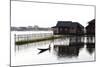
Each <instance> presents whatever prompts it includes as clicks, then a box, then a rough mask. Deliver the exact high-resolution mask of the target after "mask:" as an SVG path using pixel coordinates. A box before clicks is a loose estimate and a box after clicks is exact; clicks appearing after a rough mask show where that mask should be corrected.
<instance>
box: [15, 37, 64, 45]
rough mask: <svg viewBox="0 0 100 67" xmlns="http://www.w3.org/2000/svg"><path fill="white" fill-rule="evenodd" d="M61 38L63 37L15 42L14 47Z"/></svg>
mask: <svg viewBox="0 0 100 67" xmlns="http://www.w3.org/2000/svg"><path fill="white" fill-rule="evenodd" d="M62 37H63V36H51V37H47V38H41V39H34V40H22V41H16V42H15V44H16V45H24V44H27V43H33V42H40V41H45V40H53V39H57V38H62Z"/></svg>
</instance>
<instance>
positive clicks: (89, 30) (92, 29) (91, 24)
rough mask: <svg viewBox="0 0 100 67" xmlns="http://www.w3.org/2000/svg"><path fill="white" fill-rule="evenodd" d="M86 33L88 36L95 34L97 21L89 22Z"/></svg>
mask: <svg viewBox="0 0 100 67" xmlns="http://www.w3.org/2000/svg"><path fill="white" fill-rule="evenodd" d="M86 33H87V34H92V35H94V34H95V19H93V20H91V21H89V22H88V25H87V26H86Z"/></svg>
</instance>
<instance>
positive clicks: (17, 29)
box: [11, 26, 52, 31]
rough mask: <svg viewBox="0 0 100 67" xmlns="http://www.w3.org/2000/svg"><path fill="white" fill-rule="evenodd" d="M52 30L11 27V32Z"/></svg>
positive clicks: (48, 29) (36, 27)
mask: <svg viewBox="0 0 100 67" xmlns="http://www.w3.org/2000/svg"><path fill="white" fill-rule="evenodd" d="M50 30H52V29H51V28H42V27H38V26H35V27H32V26H28V27H11V31H50Z"/></svg>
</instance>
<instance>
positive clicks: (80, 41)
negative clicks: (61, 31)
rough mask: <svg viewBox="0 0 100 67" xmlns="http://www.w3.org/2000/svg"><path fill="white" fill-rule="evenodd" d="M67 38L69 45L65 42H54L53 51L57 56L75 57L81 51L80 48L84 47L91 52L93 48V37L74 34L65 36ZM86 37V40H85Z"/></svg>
mask: <svg viewBox="0 0 100 67" xmlns="http://www.w3.org/2000/svg"><path fill="white" fill-rule="evenodd" d="M67 38H68V39H69V45H67V44H63V45H61V44H54V51H55V54H56V55H57V56H58V57H60V58H61V57H70V58H72V57H77V56H78V55H79V53H80V51H81V48H85V47H84V46H85V45H86V49H87V51H88V52H89V53H90V54H92V53H93V52H94V50H95V40H94V38H95V37H82V36H74V37H72V36H71V37H67ZM85 38H86V42H85Z"/></svg>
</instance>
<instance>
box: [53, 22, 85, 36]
mask: <svg viewBox="0 0 100 67" xmlns="http://www.w3.org/2000/svg"><path fill="white" fill-rule="evenodd" d="M52 28H53V33H54V35H66V34H83V33H84V27H83V26H82V25H81V24H79V23H78V22H72V21H58V22H57V24H56V26H54V27H52Z"/></svg>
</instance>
